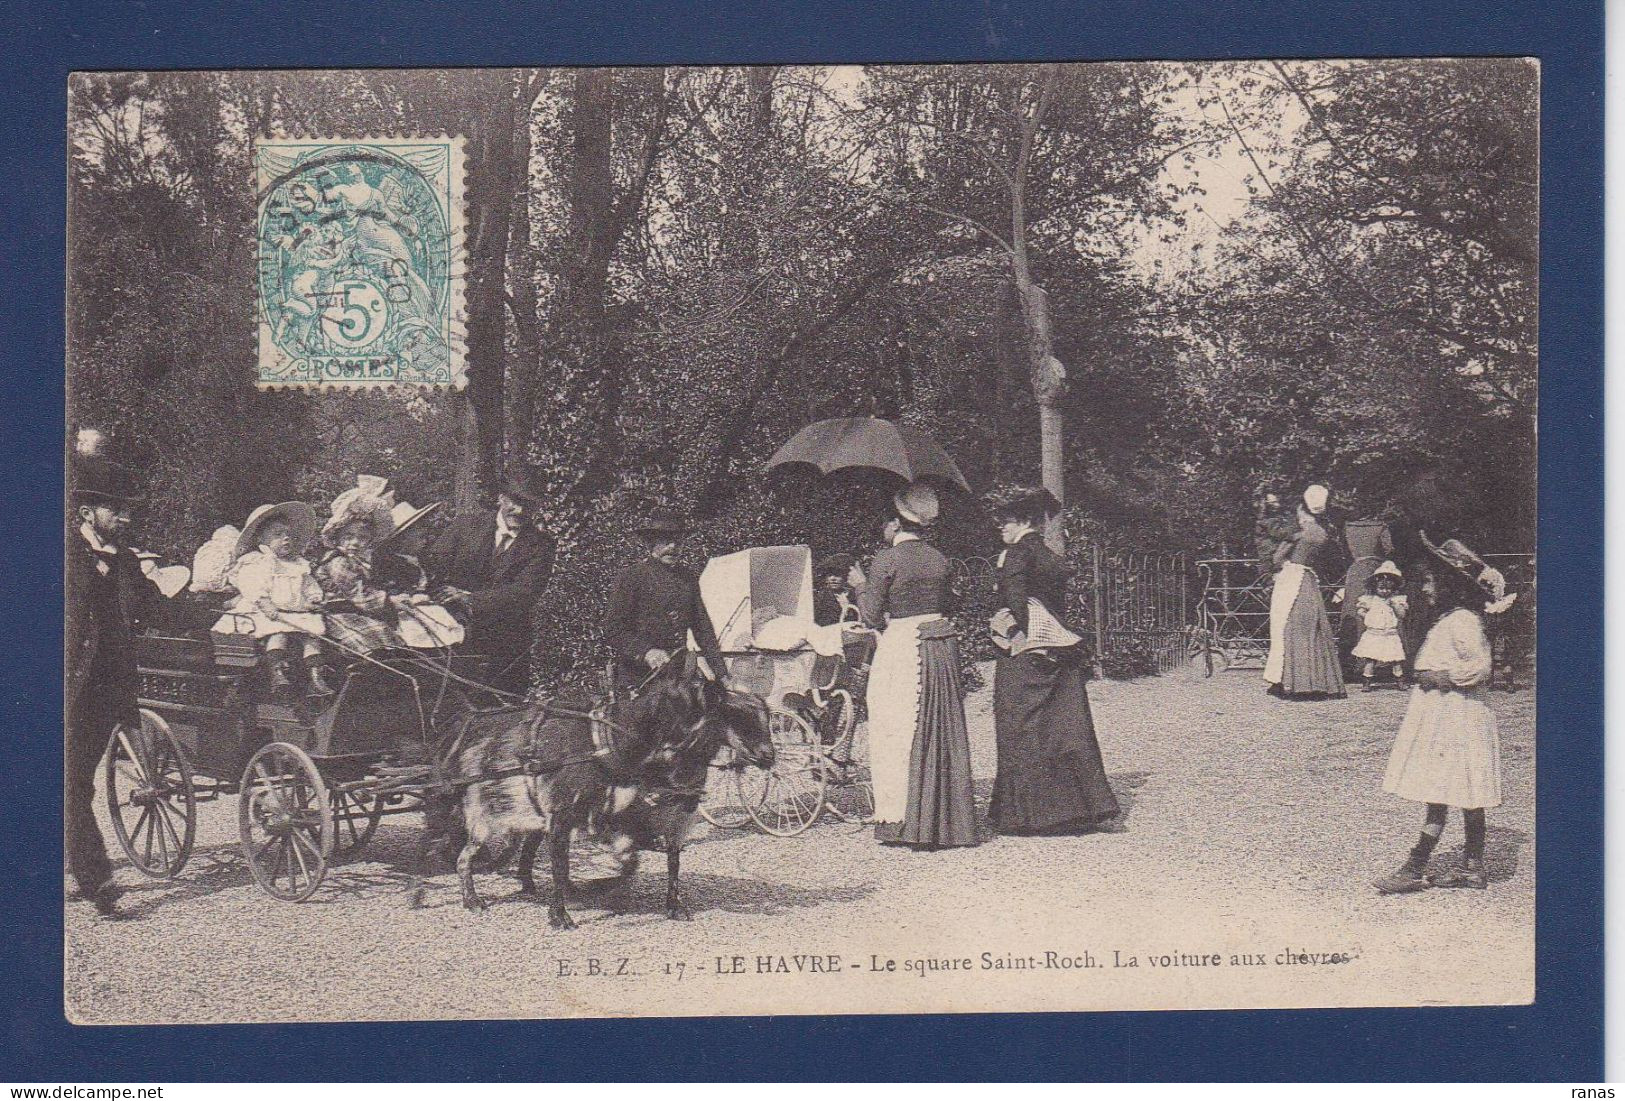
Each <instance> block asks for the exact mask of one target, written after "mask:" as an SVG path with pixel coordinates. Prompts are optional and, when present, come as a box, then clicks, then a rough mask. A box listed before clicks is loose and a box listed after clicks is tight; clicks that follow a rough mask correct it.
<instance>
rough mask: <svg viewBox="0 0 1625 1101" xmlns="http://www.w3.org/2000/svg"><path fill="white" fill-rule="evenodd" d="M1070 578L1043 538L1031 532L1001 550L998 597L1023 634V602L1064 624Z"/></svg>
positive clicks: (1025, 613) (1059, 559)
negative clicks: (1033, 601)
mask: <svg viewBox="0 0 1625 1101" xmlns="http://www.w3.org/2000/svg"><path fill="white" fill-rule="evenodd" d="M1070 576H1071V571H1070V570H1068V569H1067V566H1066V562H1065V561H1063V560H1062V559H1061V558H1060V556H1058V555H1057V554H1056V553H1055V552H1054V551H1052V550H1050V549H1049V548H1048V547H1047V546H1045V545H1044V537H1043V536H1041V535H1039V534H1038V533H1037V532H1031V533H1029V534H1027V535H1025V536H1023V537H1022V540H1021V542H1019V543H1017V544H1015V545H1014V546H1010V547H1006V548H1005V549H1004V564H1003V565H1002V566H1000V567H999V598H1000V599H1001V600H1002V601H1004V606H1005V607H1006V608H1009V609H1010V614H1011V615H1013V616H1015V617H1016V627H1017V628H1018V629H1019V630H1020V631H1021V632H1022V633H1023V634H1026V633H1027V601H1028V600H1029V599H1036V600H1037V601H1038V602H1039V603H1040V604H1042V605H1044V607H1045V609H1046V610H1048V612H1049V614H1050V615H1052V616H1054V617H1055V618H1056V620H1057V621H1058V622H1061V623H1065V622H1066V616H1065V614H1064V613H1065V610H1066V583H1067V579H1068V578H1069V577H1070Z"/></svg>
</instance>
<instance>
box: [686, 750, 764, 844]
mask: <svg viewBox="0 0 1625 1101" xmlns="http://www.w3.org/2000/svg"><path fill="white" fill-rule="evenodd" d="M741 775H742V770H741V769H739V768H737V767H735V766H734V764H733V751H732V750H730V749H724V750H723V751H722V753H721V754H719V755H718V757H717V759H716V760H715V761H712V762H711V767H710V769H709V770H708V771H707V772H706V774H705V797H704V798H703V799H701V800H700V817H702V818H704V819H705V820H706V821H707V822H709V823H711V824H712V825H713V826H716V827H718V828H720V829H725V830H736V829H738V828H739V827H741V826H743V825H744V824H745V823H746V822H749V821H750V811H749V810H747V809H746V805H745V799H746V792H745V786H744V785H743V784H742V783H741V782H740V778H741ZM764 792H765V787H764V786H763V785H761V784H758V785H756V786H755V787H754V788H753V792H752V793H753V794H754V795H756V796H758V797H759V796H760V795H762V794H763V793H764Z"/></svg>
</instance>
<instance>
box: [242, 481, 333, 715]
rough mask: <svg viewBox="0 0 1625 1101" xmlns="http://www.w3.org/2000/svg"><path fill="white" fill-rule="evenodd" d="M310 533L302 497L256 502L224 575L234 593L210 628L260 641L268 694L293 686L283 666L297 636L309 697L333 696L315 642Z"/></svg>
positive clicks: (318, 628)
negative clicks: (274, 502) (308, 552)
mask: <svg viewBox="0 0 1625 1101" xmlns="http://www.w3.org/2000/svg"><path fill="white" fill-rule="evenodd" d="M315 531H316V514H315V512H314V511H313V510H312V509H311V507H310V506H309V505H307V504H305V503H304V502H303V501H287V502H284V503H283V504H280V505H261V506H260V507H259V508H256V509H255V510H254V511H253V512H252V513H250V514H249V517H248V521H247V522H246V523H245V524H243V532H242V535H240V536H238V538H237V545H236V554H235V561H234V562H233V563H232V565H231V567H230V568H229V569H228V570H227V573H226V580H227V581H228V583H229V584H230V585H231V587H232V588H234V589H236V590H237V595H236V597H235V598H233V599H232V601H231V602H230V603H229V604H227V605H226V608H225V614H224V615H222V616H221V617H220V619H219V620H218V621H217V622H216V623H215V625H214V629H215V630H216V631H218V632H220V633H222V634H252V635H253V636H254V637H255V638H262V639H264V640H265V657H266V665H267V667H268V670H269V673H270V681H271V690H272V691H273V692H279V693H280V692H286V691H288V690H289V689H290V688H292V687H293V678H292V677H291V676H290V675H289V673H288V666H289V665H290V664H291V663H292V661H293V655H292V654H291V653H290V651H291V650H292V649H293V639H294V636H295V635H297V636H299V638H300V640H301V646H302V654H303V656H304V659H305V667H306V670H307V675H308V676H309V678H310V695H312V696H330V695H332V694H333V689H332V688H331V687H330V686H329V685H328V683H327V678H326V675H325V671H324V670H323V668H322V663H321V656H322V648H321V644H320V643H319V642H318V641H317V638H318V637H319V636H321V635H323V634H325V633H326V631H325V627H324V625H323V623H322V617H321V615H320V614H319V613H318V611H317V609H318V608H319V607H320V606H321V601H322V590H321V586H320V585H318V584H317V583H316V581H315V579H314V578H313V577H312V576H311V572H310V562H309V560H307V559H306V558H305V556H304V554H305V548H306V547H308V546H309V545H310V542H311V538H312V536H313V535H314V534H315Z"/></svg>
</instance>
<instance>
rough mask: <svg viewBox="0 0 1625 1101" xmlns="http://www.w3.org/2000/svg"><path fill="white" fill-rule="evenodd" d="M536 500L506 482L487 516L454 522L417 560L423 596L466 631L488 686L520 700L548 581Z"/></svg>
mask: <svg viewBox="0 0 1625 1101" xmlns="http://www.w3.org/2000/svg"><path fill="white" fill-rule="evenodd" d="M540 504H541V500H540V498H539V497H538V496H537V495H536V494H535V493H534V492H533V491H532V490H531V489H530V487H528V486H527V485H526V484H525V483H524V482H522V481H520V480H518V479H516V478H509V479H508V480H507V481H506V482H505V483H504V484H503V487H502V492H501V493H499V494H498V495H497V507H496V511H494V512H487V511H481V512H477V513H473V514H471V515H468V516H459V517H458V518H457V519H455V520H453V521H452V522H451V523H450V524H448V525H446V527H445V529H444V530H442V531H441V532H440V534H439V536H438V537H436V539H435V541H434V542H433V543H432V544H431V545H430V546H429V549H428V550H427V551H425V552H424V554H423V559H422V564H423V569H424V571H425V572H426V573H427V574H428V575H429V585H430V589H429V592H430V595H431V596H433V597H434V599H435V600H436V601H438V602H439V603H441V604H444V605H446V606H447V607H449V608H450V609H451V610H452V611H453V613H454V614H456V615H457V616H458V618H459V619H461V620H462V621H463V625H464V627H465V628H466V637H465V640H464V641H465V645H466V646H467V648H468V651H469V652H470V653H474V654H480V655H483V656H485V657H487V658H489V659H490V661H491V665H490V667H489V668H488V669H487V671H486V674H485V675H486V676H487V678H489V680H490V683H491V684H492V685H493V686H495V687H497V688H502V689H505V690H507V691H510V692H518V693H523V692H524V691H525V689H526V687H527V685H528V683H529V680H530V647H531V640H532V633H531V614H532V612H533V611H534V609H535V607H536V601H537V600H539V599H540V598H541V595H542V590H543V588H545V587H546V585H547V581H548V578H549V577H550V576H551V575H552V573H553V552H554V541H553V537H552V536H551V535H549V534H548V533H547V532H546V531H544V530H542V528H541V526H540V523H539V521H538V519H537V511H538V508H539V506H540Z"/></svg>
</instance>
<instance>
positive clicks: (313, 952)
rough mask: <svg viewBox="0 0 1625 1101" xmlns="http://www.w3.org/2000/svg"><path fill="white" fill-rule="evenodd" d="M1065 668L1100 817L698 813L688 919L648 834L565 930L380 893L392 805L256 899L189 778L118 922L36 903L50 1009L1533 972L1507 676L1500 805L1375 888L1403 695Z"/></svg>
mask: <svg viewBox="0 0 1625 1101" xmlns="http://www.w3.org/2000/svg"><path fill="white" fill-rule="evenodd" d="M989 672H990V673H991V671H989ZM990 679H991V678H990ZM1090 693H1091V699H1092V701H1093V705H1094V709H1095V716H1096V723H1097V726H1098V727H1099V730H1100V735H1101V743H1102V748H1103V750H1104V753H1105V758H1106V763H1107V767H1108V770H1109V772H1110V773H1111V778H1112V783H1113V786H1114V787H1115V788H1116V790H1117V793H1118V796H1119V799H1120V800H1121V801H1122V803H1123V804H1124V806H1125V809H1126V814H1125V816H1124V820H1123V822H1122V825H1121V828H1120V829H1118V830H1116V831H1113V832H1103V833H1097V834H1091V835H1088V836H1083V837H1071V838H989V840H988V842H987V843H985V844H983V845H981V846H979V847H977V848H974V849H964V850H956V851H950V852H941V853H929V854H926V853H912V852H907V851H902V850H896V849H889V848H884V847H881V846H879V845H876V844H875V843H874V842H873V840H872V839H871V837H870V836H869V833H868V831H867V830H865V829H863V828H861V827H856V826H848V825H839V824H834V823H830V822H826V823H821V824H819V825H817V826H815V827H814V828H813V829H812V830H810V831H809V832H807V833H806V834H803V835H802V836H800V837H796V838H788V839H779V838H772V837H766V836H762V835H759V834H755V833H750V832H744V831H708V832H707V833H706V834H705V835H704V836H702V837H700V838H698V839H697V840H696V841H695V842H694V843H693V844H692V845H691V846H690V847H689V848H688V849H687V850H686V851H685V854H684V875H683V885H684V890H685V895H686V898H687V900H688V903H689V905H690V907H691V908H692V910H693V911H694V916H695V920H694V921H693V922H691V923H680V922H670V921H667V920H666V919H665V918H664V917H663V915H662V913H661V898H662V895H663V891H664V875H663V874H662V871H661V870H660V863H661V862H660V861H659V859H658V858H653V859H650V860H647V861H646V862H645V865H644V867H645V872H644V874H643V875H642V876H641V878H640V879H639V880H638V881H637V882H636V884H635V885H634V887H633V888H632V890H631V891H630V893H629V895H628V896H626V897H622V898H620V899H618V900H611V901H615V902H616V903H617V908H616V909H613V910H612V909H609V908H607V906H608V903H607V902H606V901H605V900H593V901H583V902H579V903H577V904H576V905H574V906H573V907H572V913H573V914H574V916H575V917H576V919H577V921H579V922H580V927H579V928H578V929H577V930H575V931H574V932H570V933H557V932H554V931H552V930H551V929H549V928H548V926H547V923H546V917H545V911H544V910H543V909H542V908H541V907H539V906H537V905H535V904H534V903H532V902H530V901H528V900H525V899H520V898H516V897H514V896H513V894H512V891H513V881H512V880H511V879H507V878H504V877H499V876H485V877H483V878H482V880H481V883H480V889H481V891H482V893H484V894H485V895H486V896H487V898H488V899H490V900H491V901H492V903H493V905H492V906H491V908H490V910H488V911H486V912H484V913H480V914H470V913H466V912H465V911H463V909H462V908H461V907H460V905H459V903H458V897H457V891H456V883H455V877H454V876H449V875H447V876H440V877H438V878H437V879H436V880H435V881H434V883H433V885H432V888H431V891H430V894H429V899H428V905H427V906H426V907H425V908H423V909H420V910H415V911H414V910H409V909H407V908H406V906H405V901H404V895H403V887H404V885H405V883H406V881H407V877H408V875H409V871H410V865H411V859H412V855H413V848H414V845H415V838H416V830H417V826H416V823H415V821H414V820H413V819H411V818H402V819H385V821H384V824H383V825H382V826H381V827H380V828H379V830H378V834H377V836H376V837H375V838H374V840H373V842H372V844H371V845H370V846H369V847H368V848H367V850H366V851H365V852H363V853H362V854H361V856H360V858H359V859H357V860H354V861H351V862H349V863H344V864H340V865H339V866H337V867H336V868H335V869H334V870H333V871H331V872H330V873H329V876H328V879H327V882H326V884H324V886H323V888H322V889H321V891H319V892H318V893H317V895H316V896H315V898H314V899H312V900H311V901H310V902H307V903H303V904H300V905H290V904H287V903H281V902H277V901H275V900H273V899H271V898H270V897H269V896H267V895H265V894H264V893H263V892H261V891H260V889H259V888H258V887H256V886H254V885H253V883H252V881H251V880H250V878H249V875H248V872H247V868H246V866H245V865H244V864H243V862H242V860H241V857H240V856H239V854H238V851H237V843H236V801H235V799H232V798H226V799H222V800H221V801H220V802H218V803H212V804H204V805H203V806H202V808H201V811H202V813H201V816H200V822H199V831H198V840H197V846H196V850H195V851H194V854H193V857H192V861H191V864H190V865H189V866H188V867H187V868H186V869H185V870H184V871H183V872H182V874H181V876H180V877H179V878H178V879H177V880H175V881H172V882H155V881H152V880H148V879H145V878H143V877H142V876H140V875H139V874H138V873H136V872H135V871H134V870H133V869H131V868H129V867H128V866H127V865H124V864H123V862H122V860H121V863H120V871H119V873H118V874H119V880H120V882H122V883H125V884H126V885H128V886H129V887H130V893H129V894H128V895H127V896H126V898H127V902H128V904H129V907H130V909H131V910H132V911H133V912H134V913H135V915H136V917H137V920H133V921H126V922H105V921H98V920H96V919H95V918H94V915H93V912H92V910H91V908H90V907H89V906H88V905H87V904H85V903H81V902H71V903H69V904H68V905H67V908H66V938H67V944H66V949H67V976H66V999H67V1010H68V1014H69V1016H70V1018H72V1019H73V1020H75V1021H78V1022H81V1023H163V1022H204V1021H298V1020H338V1019H401V1018H464V1017H512V1016H530V1017H539V1016H564V1015H580V1014H591V1015H625V1014H630V1013H653V1014H661V1015H667V1014H677V1015H687V1014H712V1013H774V1012H780V1013H782V1012H911V1011H926V1010H937V1011H981V1010H1015V1009H1046V1010H1060V1009H1108V1008H1115V1009H1129V1008H1148V1009H1155V1008H1187V1007H1188V1008H1221V1007H1237V1008H1239V1007H1263V1006H1280V1007H1291V1006H1337V1005H1421V1004H1436V1003H1455V1004H1461V1003H1469V1004H1477V1003H1488V1004H1496V1003H1518V1002H1527V1001H1529V1000H1530V999H1531V998H1532V997H1533V992H1534V882H1535V880H1534V725H1535V724H1534V695H1533V693H1532V692H1531V691H1529V690H1523V691H1519V692H1515V693H1505V694H1503V693H1495V695H1494V697H1493V704H1494V707H1495V709H1496V711H1497V713H1498V715H1499V716H1500V721H1501V728H1502V739H1503V760H1504V769H1505V772H1504V775H1505V781H1506V789H1507V803H1506V805H1505V806H1503V807H1501V808H1498V809H1497V810H1493V811H1491V812H1490V815H1489V823H1490V829H1489V867H1490V875H1491V880H1492V883H1491V886H1490V889H1489V890H1488V891H1486V892H1477V891H1428V892H1423V893H1421V894H1416V895H1409V896H1401V897H1392V898H1384V897H1380V896H1378V895H1377V894H1376V893H1375V891H1374V890H1373V889H1372V888H1371V886H1370V881H1371V879H1372V878H1373V877H1375V876H1377V875H1379V874H1382V873H1384V872H1386V871H1390V870H1392V868H1393V867H1394V866H1395V865H1397V863H1398V862H1399V860H1400V859H1401V858H1402V856H1403V854H1404V852H1405V851H1406V849H1407V848H1408V847H1409V845H1410V843H1411V841H1412V840H1413V839H1414V837H1415V834H1416V829H1417V827H1418V825H1419V824H1420V820H1421V809H1420V808H1419V807H1417V806H1414V805H1412V804H1409V803H1405V802H1403V801H1401V800H1398V799H1395V798H1393V797H1391V796H1387V795H1384V794H1383V793H1382V792H1381V790H1380V787H1379V784H1380V780H1381V774H1382V768H1383V765H1384V763H1385V761H1386V756H1387V752H1388V747H1389V745H1390V743H1391V741H1392V738H1393V735H1394V732H1395V731H1396V730H1397V729H1398V725H1399V719H1400V715H1401V713H1402V711H1403V708H1404V697H1403V695H1402V694H1400V693H1398V692H1393V691H1382V692H1374V693H1370V694H1361V693H1359V692H1356V693H1355V694H1354V695H1353V696H1351V697H1350V698H1349V699H1348V700H1346V701H1326V702H1317V703H1293V702H1286V701H1278V700H1274V699H1271V698H1269V697H1267V696H1266V695H1265V694H1264V693H1263V690H1262V685H1261V684H1260V682H1259V680H1258V678H1257V675H1256V674H1254V673H1222V674H1219V675H1218V676H1217V677H1215V678H1214V679H1212V680H1207V679H1204V678H1203V677H1201V676H1200V675H1199V674H1186V673H1178V674H1173V675H1169V676H1165V677H1160V678H1155V679H1149V680H1143V681H1137V682H1111V681H1108V682H1098V683H1095V684H1092V685H1091V687H1090ZM990 707H991V692H990V691H984V692H982V693H979V694H978V695H977V696H975V697H973V698H972V699H971V701H970V702H969V705H968V713H969V719H970V729H971V740H972V752H973V758H974V766H975V772H976V776H977V795H978V800H979V803H980V804H981V805H982V806H983V807H984V809H985V801H986V797H987V793H988V790H989V789H990V787H991V783H992V774H993V730H992V725H993V724H992V717H991V714H990V711H989V708H990ZM1460 829H1461V827H1460V820H1459V818H1458V817H1454V816H1453V817H1452V819H1451V821H1450V823H1449V826H1448V828H1447V831H1446V835H1445V839H1444V842H1443V843H1442V844H1441V846H1440V848H1439V853H1438V856H1437V857H1436V863H1439V862H1442V861H1445V860H1452V859H1454V857H1455V855H1456V854H1457V853H1458V852H1459V848H1460V840H1461V835H1460ZM109 836H111V834H109ZM984 953H985V955H984ZM1046 953H1050V955H1046ZM831 957H839V959H838V960H836V959H832V958H831ZM1339 957H1346V959H1343V958H1339ZM1129 958H1133V959H1134V961H1135V964H1136V966H1126V965H1125V964H1126V962H1127V960H1128V959H1129ZM888 960H891V961H894V967H895V970H887V969H886V961H888ZM1215 960H1216V961H1217V962H1215ZM916 965H918V966H916ZM1023 965H1025V966H1023ZM154 976H159V977H161V981H158V982H154V981H153V978H154Z"/></svg>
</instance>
